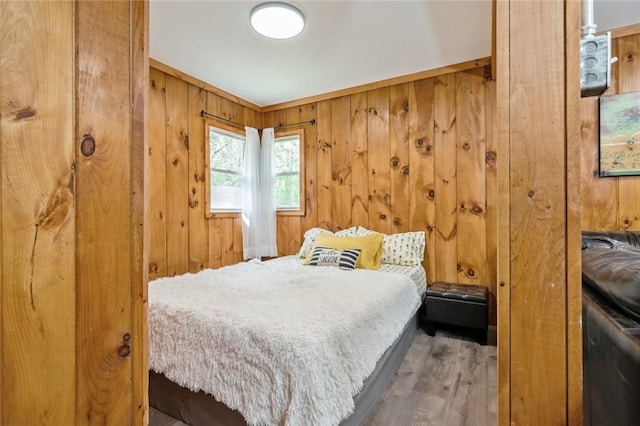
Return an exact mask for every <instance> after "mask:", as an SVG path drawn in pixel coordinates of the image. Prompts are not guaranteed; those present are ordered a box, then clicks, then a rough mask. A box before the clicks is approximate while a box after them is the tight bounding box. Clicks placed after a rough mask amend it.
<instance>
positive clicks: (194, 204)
mask: <svg viewBox="0 0 640 426" xmlns="http://www.w3.org/2000/svg"><path fill="white" fill-rule="evenodd" d="M199 204H200V203H199V202H198V200H191V201H189V207H190V208H192V209H195V208H197V207H198V205H199Z"/></svg>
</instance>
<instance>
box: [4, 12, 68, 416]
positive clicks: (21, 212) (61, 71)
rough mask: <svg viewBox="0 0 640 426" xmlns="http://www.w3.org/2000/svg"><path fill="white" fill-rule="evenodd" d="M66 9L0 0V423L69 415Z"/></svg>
mask: <svg viewBox="0 0 640 426" xmlns="http://www.w3.org/2000/svg"><path fill="white" fill-rule="evenodd" d="M73 9H74V5H73V3H71V2H65V3H60V4H55V3H48V2H40V3H38V4H36V5H33V4H30V3H29V2H0V22H2V25H1V26H0V52H2V65H0V98H1V99H2V102H0V140H1V149H2V150H1V153H0V170H1V171H2V174H1V186H0V187H1V189H0V241H1V244H0V255H1V256H2V257H0V268H1V270H0V273H1V277H2V278H1V279H0V348H1V350H0V396H1V399H0V401H1V402H0V424H3V425H36V424H74V422H75V405H76V383H75V376H76V359H75V357H76V353H75V347H76V336H75V332H76V325H75V322H76V321H75V318H76V307H75V279H76V274H75V252H76V243H75V230H76V224H75V215H76V203H75V199H76V196H75V190H74V183H75V176H74V145H75V139H74V130H75V129H74V115H75V111H74V90H75V89H74V75H73V70H74V53H75V46H74V14H73ZM51 28H55V29H56V31H49V29H51Z"/></svg>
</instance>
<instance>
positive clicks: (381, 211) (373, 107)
mask: <svg viewBox="0 0 640 426" xmlns="http://www.w3.org/2000/svg"><path fill="white" fill-rule="evenodd" d="M368 101H369V109H368V111H369V115H368V129H367V131H368V141H367V146H368V153H369V159H368V163H369V227H370V228H371V229H372V230H374V231H378V232H383V233H385V234H389V233H390V232H391V168H390V163H391V158H390V157H391V155H390V147H389V88H388V87H382V88H380V89H376V90H371V91H369V94H368Z"/></svg>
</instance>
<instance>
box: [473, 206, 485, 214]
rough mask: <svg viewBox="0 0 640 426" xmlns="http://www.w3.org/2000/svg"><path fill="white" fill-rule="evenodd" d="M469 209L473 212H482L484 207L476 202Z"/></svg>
mask: <svg viewBox="0 0 640 426" xmlns="http://www.w3.org/2000/svg"><path fill="white" fill-rule="evenodd" d="M471 211H473V212H474V213H475V214H481V213H482V212H484V208H482V207H481V206H479V205H477V204H474V205H473V207H472V208H471Z"/></svg>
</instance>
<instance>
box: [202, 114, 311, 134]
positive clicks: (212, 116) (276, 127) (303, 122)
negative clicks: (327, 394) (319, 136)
mask: <svg viewBox="0 0 640 426" xmlns="http://www.w3.org/2000/svg"><path fill="white" fill-rule="evenodd" d="M200 116H201V117H211V118H215V119H217V120H222V121H226V122H227V123H231V124H235V125H236V126H240V127H244V124H240V123H236V122H235V121H233V120H229V119H228V118H224V117H219V116H217V115H214V114H211V113H208V112H207V111H205V110H202V111H200ZM302 124H311V125H312V126H313V125H314V124H316V119H315V118H313V119H311V120H309V121H301V122H299V123H292V124H280V125H279V126H275V127H274V129H284V128H286V127H293V126H300V125H302ZM260 130H263V129H260Z"/></svg>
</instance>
